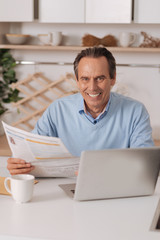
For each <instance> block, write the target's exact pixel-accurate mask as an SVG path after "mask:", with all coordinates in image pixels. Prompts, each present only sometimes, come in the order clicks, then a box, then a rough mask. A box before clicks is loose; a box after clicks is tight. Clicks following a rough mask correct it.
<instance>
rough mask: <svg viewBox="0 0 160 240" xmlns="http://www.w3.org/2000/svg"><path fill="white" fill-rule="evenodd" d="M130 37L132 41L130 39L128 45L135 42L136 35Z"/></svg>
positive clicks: (132, 34)
mask: <svg viewBox="0 0 160 240" xmlns="http://www.w3.org/2000/svg"><path fill="white" fill-rule="evenodd" d="M131 37H132V39H131V41H130V43H129V44H130V45H131V44H132V43H134V42H135V40H136V34H134V33H131Z"/></svg>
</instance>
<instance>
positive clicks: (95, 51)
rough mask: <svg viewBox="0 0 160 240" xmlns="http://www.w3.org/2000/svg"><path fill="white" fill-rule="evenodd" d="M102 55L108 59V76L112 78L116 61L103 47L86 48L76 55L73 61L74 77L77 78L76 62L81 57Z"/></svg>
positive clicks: (77, 62)
mask: <svg viewBox="0 0 160 240" xmlns="http://www.w3.org/2000/svg"><path fill="white" fill-rule="evenodd" d="M103 56H104V57H105V58H106V59H107V61H108V65H109V75H110V78H111V79H113V78H114V75H115V73H116V61H115V58H114V57H113V55H112V53H111V52H110V51H108V50H107V49H106V48H104V47H92V48H86V49H84V50H82V51H81V52H80V53H79V54H78V55H77V57H76V58H75V61H74V63H73V64H74V72H75V75H76V78H77V79H78V64H79V62H80V60H81V59H82V58H84V57H92V58H99V57H103Z"/></svg>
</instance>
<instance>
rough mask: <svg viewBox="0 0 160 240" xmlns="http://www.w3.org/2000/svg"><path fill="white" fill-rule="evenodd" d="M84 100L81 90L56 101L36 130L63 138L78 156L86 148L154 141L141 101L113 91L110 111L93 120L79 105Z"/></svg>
mask: <svg viewBox="0 0 160 240" xmlns="http://www.w3.org/2000/svg"><path fill="white" fill-rule="evenodd" d="M82 101H83V98H82V96H81V94H80V93H78V94H74V95H70V96H67V97H64V98H60V99H58V100H56V101H54V102H53V103H52V104H51V105H50V106H49V107H48V109H47V110H46V111H45V112H44V114H43V116H42V117H41V118H40V119H39V120H38V122H37V124H36V126H35V129H34V130H33V133H36V134H39V135H44V136H52V137H59V138H61V140H62V141H63V143H64V145H65V146H66V147H67V149H68V150H69V152H70V153H72V154H73V155H75V156H80V154H81V152H82V151H84V150H97V149H108V148H136V147H149V146H153V145H154V144H153V140H152V129H151V126H150V120H149V114H148V112H147V110H146V108H145V107H144V105H143V104H142V103H140V102H138V101H136V100H133V99H131V98H128V97H125V96H122V95H120V94H117V93H113V92H111V95H110V101H109V104H108V106H107V107H106V109H107V111H106V112H105V114H103V117H102V118H100V119H99V120H98V121H97V123H96V124H94V122H91V121H90V120H89V119H88V118H87V117H86V114H85V113H84V111H82V109H81V108H80V106H82Z"/></svg>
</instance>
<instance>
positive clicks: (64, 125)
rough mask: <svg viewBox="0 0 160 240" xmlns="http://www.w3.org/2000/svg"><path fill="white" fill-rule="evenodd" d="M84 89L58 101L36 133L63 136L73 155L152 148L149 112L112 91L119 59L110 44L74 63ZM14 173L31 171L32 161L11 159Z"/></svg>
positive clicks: (79, 57) (92, 49)
mask: <svg viewBox="0 0 160 240" xmlns="http://www.w3.org/2000/svg"><path fill="white" fill-rule="evenodd" d="M74 71H75V75H76V82H77V86H78V88H79V91H80V93H77V94H74V95H70V96H67V97H64V98H60V99H58V100H56V101H54V102H53V103H52V104H51V105H50V106H49V107H48V109H47V110H46V111H45V112H44V114H43V116H42V117H41V118H40V119H39V120H38V122H37V124H36V126H35V129H34V130H33V133H36V134H39V135H44V136H53V137H59V138H61V140H62V141H63V143H64V144H65V146H66V147H67V148H68V150H69V151H70V153H72V154H73V155H75V156H80V154H81V152H82V151H84V150H99V149H109V148H136V147H149V146H153V145H154V144H153V140H152V129H151V126H150V119H149V114H148V112H147V110H146V108H145V107H144V105H143V104H142V103H140V102H138V101H136V100H133V99H131V98H128V97H125V96H122V95H120V94H117V93H113V92H111V88H112V86H113V85H114V84H115V81H116V62H115V59H114V57H113V55H112V54H111V52H110V51H108V50H107V49H106V48H102V47H94V48H87V49H85V50H83V51H82V52H81V53H79V54H78V55H77V57H76V59H75V61H74ZM8 169H9V171H10V173H11V174H20V173H28V172H30V171H31V170H33V167H32V166H31V164H30V163H26V162H25V161H24V160H22V159H14V158H9V159H8Z"/></svg>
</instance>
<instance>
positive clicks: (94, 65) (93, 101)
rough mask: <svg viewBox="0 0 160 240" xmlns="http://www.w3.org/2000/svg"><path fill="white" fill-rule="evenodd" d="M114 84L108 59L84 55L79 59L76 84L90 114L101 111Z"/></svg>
mask: <svg viewBox="0 0 160 240" xmlns="http://www.w3.org/2000/svg"><path fill="white" fill-rule="evenodd" d="M114 84H115V77H114V79H110V75H109V67H108V61H107V59H106V58H105V57H99V58H92V57H84V58H82V59H81V60H80V62H79V65H78V79H77V85H78V88H79V90H80V93H81V94H82V96H83V98H84V101H85V104H86V107H87V110H88V111H89V112H90V113H91V114H92V112H93V113H97V114H96V116H97V115H98V114H99V113H101V111H102V110H103V109H104V107H105V106H106V104H107V102H108V100H109V96H110V89H111V86H113V85H114Z"/></svg>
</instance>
